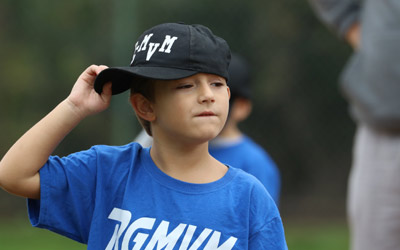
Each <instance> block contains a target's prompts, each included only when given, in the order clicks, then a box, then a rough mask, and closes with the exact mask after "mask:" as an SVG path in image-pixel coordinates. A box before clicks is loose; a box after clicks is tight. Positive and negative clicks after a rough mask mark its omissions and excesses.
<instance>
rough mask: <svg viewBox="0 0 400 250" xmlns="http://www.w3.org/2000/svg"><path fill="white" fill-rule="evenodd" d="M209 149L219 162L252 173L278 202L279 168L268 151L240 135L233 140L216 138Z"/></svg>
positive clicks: (279, 187)
mask: <svg viewBox="0 0 400 250" xmlns="http://www.w3.org/2000/svg"><path fill="white" fill-rule="evenodd" d="M209 151H210V154H211V155H212V156H214V157H215V158H216V159H218V160H219V161H220V162H222V163H225V164H227V165H230V166H233V167H235V168H240V169H242V170H244V171H245V172H247V173H249V174H252V175H254V176H255V177H256V178H257V179H258V180H260V181H261V183H262V184H264V186H265V188H266V189H267V190H268V192H269V194H270V195H271V196H272V198H273V199H274V200H275V202H276V204H279V195H280V189H281V177H280V173H279V169H278V167H277V166H276V164H275V162H274V161H273V160H272V159H271V157H270V156H269V155H268V153H267V152H266V151H265V150H264V149H263V148H262V147H261V146H259V145H258V144H256V143H255V142H254V141H253V140H252V139H250V138H249V137H247V136H242V137H241V138H240V139H239V140H237V141H234V142H224V141H222V142H221V141H218V139H216V140H215V141H212V142H211V143H210V146H209Z"/></svg>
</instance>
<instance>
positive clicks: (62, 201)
mask: <svg viewBox="0 0 400 250" xmlns="http://www.w3.org/2000/svg"><path fill="white" fill-rule="evenodd" d="M40 179H41V183H40V184H41V191H40V192H41V199H40V200H31V199H29V200H28V210H29V217H30V220H31V223H32V225H33V226H36V227H41V228H47V229H49V230H52V231H54V232H57V233H59V234H62V235H64V236H67V237H69V238H72V239H74V240H76V241H79V242H82V243H86V244H88V249H96V250H98V249H107V250H111V249H148V250H150V249H179V250H184V249H241V250H243V249H254V250H256V249H257V250H260V249H287V247H286V242H285V237H284V231H283V226H282V221H281V218H280V215H279V212H278V209H277V207H276V205H275V203H274V201H273V200H272V198H271V197H270V196H269V194H268V193H267V192H266V190H265V188H264V187H263V186H262V184H261V183H260V182H259V181H257V180H256V178H254V177H253V176H251V175H249V174H247V173H245V172H243V171H242V170H239V169H236V168H229V169H228V171H227V173H226V174H225V176H224V177H222V178H221V179H219V180H217V181H215V182H211V183H207V184H192V183H187V182H183V181H179V180H177V179H174V178H172V177H170V176H168V175H166V174H164V173H163V172H162V171H161V170H160V169H159V168H158V167H157V166H156V165H155V164H154V162H153V161H152V159H151V157H150V149H149V148H145V149H143V148H142V147H141V146H140V145H139V144H137V143H131V144H128V145H125V146H119V147H115V146H94V147H92V148H91V149H89V150H87V151H82V152H78V153H74V154H71V155H69V156H67V157H63V158H60V157H57V156H51V157H50V158H49V160H48V162H47V163H46V164H45V166H44V167H43V168H42V169H41V170H40ZM164 247H165V248H164Z"/></svg>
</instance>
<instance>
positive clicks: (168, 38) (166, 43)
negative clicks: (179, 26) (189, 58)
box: [159, 35, 178, 53]
mask: <svg viewBox="0 0 400 250" xmlns="http://www.w3.org/2000/svg"><path fill="white" fill-rule="evenodd" d="M176 39H178V37H176V36H173V37H172V38H171V36H170V35H166V36H165V39H164V42H163V44H162V46H161V48H160V50H159V52H165V53H171V47H172V45H173V44H174V42H175V40H176ZM165 46H168V48H167V49H165Z"/></svg>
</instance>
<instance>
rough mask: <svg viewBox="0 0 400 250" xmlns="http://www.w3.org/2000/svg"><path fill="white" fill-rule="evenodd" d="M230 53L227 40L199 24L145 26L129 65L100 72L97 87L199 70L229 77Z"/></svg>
mask: <svg viewBox="0 0 400 250" xmlns="http://www.w3.org/2000/svg"><path fill="white" fill-rule="evenodd" d="M230 58H231V53H230V49H229V46H228V44H227V42H226V41H225V40H224V39H222V38H220V37H218V36H215V35H214V34H213V33H212V31H211V30H210V29H209V28H207V27H205V26H203V25H200V24H193V25H188V24H184V23H164V24H159V25H157V26H154V27H152V28H150V29H148V30H146V31H145V32H144V33H143V34H142V35H141V36H140V37H139V39H138V40H137V42H136V44H135V47H134V52H133V56H132V60H131V63H130V66H129V67H110V68H108V69H105V70H103V71H102V72H100V74H99V75H98V76H97V78H96V80H95V83H94V89H95V90H96V92H97V93H99V94H100V93H101V92H102V91H103V86H104V84H105V83H107V82H112V94H113V95H116V94H119V93H122V92H124V91H126V90H128V89H129V88H130V85H131V82H132V80H133V79H134V78H135V77H145V78H151V79H160V80H175V79H180V78H185V77H189V76H192V75H194V74H197V73H210V74H215V75H219V76H222V77H224V78H225V79H226V80H228V78H229V73H228V66H229V62H230Z"/></svg>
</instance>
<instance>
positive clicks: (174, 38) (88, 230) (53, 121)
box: [0, 23, 287, 250]
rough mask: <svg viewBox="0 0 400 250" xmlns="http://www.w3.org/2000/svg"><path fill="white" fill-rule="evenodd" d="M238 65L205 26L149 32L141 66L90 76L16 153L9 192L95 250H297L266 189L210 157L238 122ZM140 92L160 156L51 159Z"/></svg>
mask: <svg viewBox="0 0 400 250" xmlns="http://www.w3.org/2000/svg"><path fill="white" fill-rule="evenodd" d="M229 60H230V51H229V47H228V45H227V44H226V42H225V41H224V40H223V39H221V38H219V37H217V36H214V35H213V34H212V33H211V31H210V30H209V29H208V28H206V27H204V26H201V25H185V24H176V23H166V24H161V25H157V26H155V27H153V28H151V29H149V30H147V31H145V32H144V33H143V34H142V35H141V36H140V37H139V39H138V42H137V43H136V45H135V50H134V55H133V58H132V62H131V66H130V67H120V68H108V69H106V68H107V67H105V66H96V65H92V66H90V67H89V68H87V69H86V70H85V71H84V72H83V73H82V74H81V76H80V77H79V78H78V80H77V82H76V83H75V85H74V87H73V88H72V91H71V93H70V95H69V96H68V97H67V98H66V99H65V100H64V101H63V102H61V103H60V104H59V105H58V106H57V107H56V108H55V109H54V110H53V111H51V112H50V113H49V114H48V115H47V116H46V117H45V118H43V119H42V120H41V121H39V122H38V123H37V124H36V125H35V126H34V127H32V128H31V129H30V130H29V131H28V132H27V133H26V134H25V135H23V136H22V137H21V138H20V139H19V140H18V141H17V142H16V143H15V144H14V145H13V146H12V147H11V149H10V150H9V151H8V152H7V154H6V155H5V156H4V158H3V159H2V161H1V162H0V184H1V186H2V187H3V188H4V189H5V190H7V191H9V192H11V193H13V194H16V195H20V196H23V197H28V198H29V199H28V209H29V217H30V220H31V223H32V224H33V225H34V226H37V227H42V228H47V229H49V230H52V231H54V232H57V233H59V234H62V235H64V236H67V237H69V238H72V239H74V240H76V241H79V242H82V243H85V244H88V249H96V250H97V249H107V250H108V249H109V250H111V249H148V250H149V249H180V250H183V249H254V250H255V249H257V250H258V249H287V247H286V243H285V238H284V232H283V226H282V222H281V219H280V215H279V213H278V210H277V208H276V206H275V204H274V201H273V200H272V199H271V197H270V196H269V195H268V194H267V192H266V190H265V189H264V188H263V186H262V184H261V183H260V182H258V181H257V180H256V179H255V178H254V177H252V176H250V175H248V174H246V173H244V172H243V171H241V170H238V169H235V168H229V167H227V166H225V165H223V164H222V163H220V162H218V161H217V160H215V159H214V158H213V157H211V156H210V155H209V153H208V141H209V140H211V139H212V138H214V137H215V136H216V135H217V134H218V133H219V132H220V130H221V129H222V127H223V126H224V123H225V120H226V116H227V113H228V100H229V88H228V87H227V85H226V79H227V78H228V71H227V70H228V64H229ZM131 87H132V88H131ZM130 88H131V96H130V102H131V104H132V106H133V108H134V110H135V113H136V115H137V117H138V119H139V120H140V122H141V123H142V125H143V126H144V128H145V129H146V131H147V132H148V133H150V134H151V135H152V136H153V138H154V142H153V146H152V147H151V148H146V149H143V148H142V147H141V146H140V145H139V144H137V143H130V144H128V145H124V146H105V145H99V146H94V147H92V148H91V149H89V150H86V151H81V152H77V153H73V154H71V155H69V156H67V157H62V158H60V157H57V156H50V154H51V153H52V151H53V150H54V148H55V147H56V146H57V144H58V143H59V142H61V141H62V139H63V138H64V136H66V135H67V134H68V133H69V132H70V131H71V130H72V129H73V128H74V127H75V126H76V125H77V124H78V123H79V122H80V121H81V120H82V119H84V118H85V117H87V116H88V115H92V114H95V113H98V112H100V111H102V110H105V109H106V108H107V107H108V106H109V103H110V100H111V96H112V94H118V93H121V92H123V91H126V90H128V89H130ZM99 93H100V94H99Z"/></svg>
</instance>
